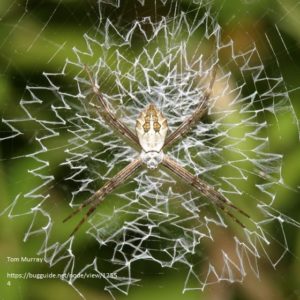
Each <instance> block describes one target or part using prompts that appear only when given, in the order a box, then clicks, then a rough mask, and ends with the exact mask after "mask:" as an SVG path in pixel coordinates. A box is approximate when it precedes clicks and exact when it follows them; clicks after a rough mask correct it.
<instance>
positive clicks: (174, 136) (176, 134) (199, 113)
mask: <svg viewBox="0 0 300 300" xmlns="http://www.w3.org/2000/svg"><path fill="white" fill-rule="evenodd" d="M216 74H217V65H215V66H214V68H213V71H212V76H211V80H210V83H209V86H208V88H207V89H206V91H205V92H204V96H203V98H202V99H200V100H201V101H199V104H198V106H197V108H196V109H195V111H194V112H193V113H192V114H191V115H190V116H189V117H187V118H186V119H185V120H184V121H183V122H182V123H181V124H180V125H179V127H177V128H176V130H175V131H173V132H171V133H170V134H169V135H168V136H167V138H166V141H165V144H164V148H166V147H169V146H171V145H172V144H174V143H175V142H176V141H177V140H178V139H179V138H180V137H181V136H183V135H184V134H185V133H186V132H187V131H188V130H190V128H191V127H192V126H193V125H194V124H195V123H197V122H198V121H199V120H200V119H201V118H202V117H203V116H204V115H205V114H206V113H207V111H208V101H209V99H210V96H211V93H212V89H213V86H214V83H215V80H216Z"/></svg>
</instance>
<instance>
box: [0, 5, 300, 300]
mask: <svg viewBox="0 0 300 300" xmlns="http://www.w3.org/2000/svg"><path fill="white" fill-rule="evenodd" d="M181 2H182V5H186V6H190V7H191V6H193V5H194V4H192V3H191V1H190V0H182V1H181ZM151 9H154V8H152V7H151V5H147V6H146V7H145V10H147V12H149V11H151ZM213 9H214V11H215V12H216V13H217V14H218V19H219V21H220V23H221V26H222V28H223V35H224V37H225V38H226V37H228V38H229V37H230V38H232V39H233V40H234V41H235V46H236V48H237V49H238V50H239V51H241V52H243V51H246V50H247V49H249V48H250V47H251V43H252V41H253V40H254V41H255V42H256V44H257V47H258V48H259V49H261V50H260V54H261V59H262V60H263V62H264V64H265V65H266V66H267V68H268V69H269V70H270V71H272V70H273V69H274V70H275V67H274V66H275V63H276V61H275V58H274V55H273V54H272V53H271V52H270V50H267V48H268V47H267V46H266V36H265V34H267V35H268V37H271V38H272V37H274V40H272V45H273V47H274V51H275V52H276V58H277V60H278V63H279V65H280V69H281V73H282V75H283V77H284V79H285V82H286V85H287V88H288V90H290V91H291V92H290V98H291V101H292V105H293V106H294V109H295V111H296V114H297V115H298V118H300V101H299V97H300V89H299V87H300V76H299V75H300V46H299V41H300V1H298V0H278V1H274V0H253V1H246V0H227V1H226V0H215V1H214V3H213ZM103 17H105V15H104V16H103ZM115 17H116V18H117V17H118V16H115ZM97 18H98V11H97V5H96V1H93V0H89V1H86V0H65V1H58V0H41V1H31V0H29V1H25V0H23V1H22V0H16V1H11V0H1V2H0V109H1V116H2V117H4V118H5V119H12V118H16V117H18V116H20V115H22V111H21V109H20V108H19V107H18V103H19V100H20V99H21V97H22V95H23V94H24V90H25V86H26V84H32V85H39V84H41V82H42V78H41V77H42V76H41V74H42V72H44V71H47V72H55V71H57V70H60V69H61V67H62V66H63V64H64V61H65V58H66V57H72V56H73V52H72V47H73V46H76V47H77V48H81V47H82V48H84V46H85V45H84V39H83V38H82V37H83V34H84V33H86V32H89V30H91V28H93V26H95V24H96V23H97V21H96V20H97ZM276 30H279V31H280V33H281V36H282V37H283V39H284V42H285V45H284V44H283V43H282V40H281V39H280V38H279V35H278V34H276ZM62 45H63V47H61V46H62ZM285 47H286V48H287V49H285ZM66 84H68V83H66ZM41 113H45V112H41ZM279 121H280V130H281V133H282V134H283V136H284V137H285V138H284V140H279V139H277V144H276V145H275V147H274V148H275V149H276V151H277V152H279V153H282V154H283V155H284V166H283V173H284V177H285V179H286V181H287V183H288V184H289V185H290V186H292V187H297V186H300V146H299V139H298V132H297V129H296V126H295V124H291V123H290V119H289V118H283V119H282V120H279ZM272 130H273V131H272ZM277 130H278V128H272V129H270V135H271V136H276V135H277ZM26 131H28V128H24V132H26ZM0 133H3V132H0ZM29 136H30V135H28V137H27V136H22V137H20V138H17V139H14V140H9V141H8V142H6V143H3V144H2V145H1V148H0V151H1V153H0V154H1V156H2V159H1V160H0V211H2V210H3V209H4V208H5V207H7V206H8V205H9V204H10V203H11V201H12V199H14V197H15V196H16V195H17V194H18V193H19V192H20V191H22V190H25V189H29V187H30V186H33V187H34V186H35V182H34V178H33V177H29V176H28V178H24V176H23V175H22V174H24V170H27V169H29V168H32V161H30V160H13V159H11V157H15V156H18V155H19V154H24V153H30V152H31V151H32V143H31V140H30V139H29ZM63 140H64V137H62V143H63ZM54 173H55V170H54ZM57 197H58V198H59V192H58V196H57ZM281 197H283V198H284V201H281V202H280V203H281V207H280V208H279V209H280V210H281V211H283V212H284V213H285V214H286V215H288V216H291V217H292V218H294V219H296V220H298V221H299V214H300V205H299V194H297V193H295V192H293V191H289V192H287V191H283V192H282V195H281ZM54 203H55V204H54V205H55V209H56V210H57V211H58V212H60V215H58V216H57V218H58V219H59V218H60V219H63V217H64V216H65V215H66V212H67V211H66V208H65V207H63V205H62V202H61V201H60V200H59V199H54ZM58 208H59V209H58ZM27 222H28V218H26V217H24V218H18V219H17V220H11V219H9V218H7V216H6V215H4V216H3V217H1V218H0V299H5V300H6V299H9V300H10V299H30V300H34V299H39V300H40V299H42V300H44V299H45V300H48V299H49V300H50V299H53V298H55V299H80V297H79V296H78V294H77V293H76V292H75V291H74V290H73V289H72V288H71V287H69V286H68V285H67V284H65V283H63V282H61V281H58V280H57V281H56V280H11V281H12V282H11V284H8V279H7V278H6V273H7V272H15V273H22V272H25V271H31V272H39V273H47V266H45V265H38V264H32V265H28V264H25V265H24V264H16V263H15V264H14V263H8V262H7V256H11V257H20V256H36V254H35V253H34V252H33V251H32V248H31V246H30V244H29V243H23V242H22V239H23V234H24V226H26V224H27ZM273 230H274V232H273V233H272V234H274V235H276V229H273ZM286 233H287V238H288V240H289V242H290V253H288V254H287V255H286V257H285V258H284V260H283V261H282V262H281V263H280V265H278V268H277V269H276V270H274V269H271V268H270V266H269V265H268V263H267V262H262V266H261V267H260V268H261V278H260V280H257V279H256V278H254V277H252V276H251V275H249V276H247V277H246V279H245V282H244V283H243V284H232V285H229V284H223V283H220V284H218V285H214V286H211V287H208V288H207V289H206V290H205V291H204V292H200V291H193V292H189V293H185V294H182V293H181V289H182V282H183V281H184V277H182V275H181V274H180V273H176V272H167V273H166V274H165V275H164V276H157V274H153V276H147V277H145V278H144V280H143V284H142V286H137V287H134V288H132V290H131V292H130V295H129V296H128V297H127V299H153V298H154V299H174V300H177V299H178V300H179V299H206V300H208V299H222V300H225V299H253V300H259V299H264V300H269V299H272V300H276V299H278V300H280V299H284V300H287V299H290V300H292V299H295V300H296V299H300V290H299V287H300V279H299V278H300V260H299V255H300V231H299V229H296V228H293V227H290V230H289V231H287V232H286ZM58 234H59V233H58ZM89 242H90V241H89V240H87V239H86V240H83V241H82V243H83V244H86V243H89ZM215 246H216V247H218V244H217V242H216V244H215ZM81 284H82V286H81V288H82V289H83V290H84V291H85V295H86V297H87V299H89V300H90V299H110V297H109V296H108V295H107V294H106V293H104V291H103V290H102V288H101V287H98V286H97V284H95V283H90V282H88V281H87V282H82V283H81ZM122 298H125V296H122V295H120V297H119V299H122Z"/></svg>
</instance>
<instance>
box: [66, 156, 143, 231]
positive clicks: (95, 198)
mask: <svg viewBox="0 0 300 300" xmlns="http://www.w3.org/2000/svg"><path fill="white" fill-rule="evenodd" d="M142 164H143V163H142V160H141V159H140V158H138V159H136V160H134V161H133V162H131V163H130V164H129V165H127V166H126V167H125V168H124V169H122V170H121V171H120V172H119V173H118V174H116V175H115V176H114V177H113V178H112V179H110V180H109V181H108V182H106V183H105V184H104V185H103V186H102V187H101V188H100V189H99V190H98V191H97V192H96V193H95V194H93V195H92V196H91V197H90V198H89V199H87V200H85V201H84V202H83V203H82V204H81V205H80V206H79V207H78V208H77V209H75V210H74V211H73V212H72V213H71V214H70V215H69V216H68V217H66V218H65V219H64V220H63V222H66V221H68V220H69V219H71V218H72V217H73V216H75V215H76V214H77V213H79V212H80V211H81V210H82V209H83V208H84V207H86V206H88V205H91V207H90V208H89V210H88V211H87V213H86V214H85V215H84V217H83V218H82V219H81V221H80V222H79V223H78V224H77V226H76V227H75V229H74V230H73V231H72V233H71V236H72V235H74V234H75V233H76V232H77V230H78V229H79V228H80V227H81V225H82V224H83V223H84V222H85V221H86V220H87V219H88V217H89V216H90V215H91V214H92V213H93V212H94V211H95V210H96V208H97V207H98V205H99V204H100V203H101V202H102V201H103V200H104V197H105V196H106V195H107V194H109V193H111V192H112V191H113V190H114V189H116V188H117V187H118V186H119V185H120V184H122V183H123V182H124V181H125V180H126V179H128V178H129V177H130V176H131V175H132V174H133V173H134V172H135V171H136V170H137V169H138V168H139V167H141V165H142Z"/></svg>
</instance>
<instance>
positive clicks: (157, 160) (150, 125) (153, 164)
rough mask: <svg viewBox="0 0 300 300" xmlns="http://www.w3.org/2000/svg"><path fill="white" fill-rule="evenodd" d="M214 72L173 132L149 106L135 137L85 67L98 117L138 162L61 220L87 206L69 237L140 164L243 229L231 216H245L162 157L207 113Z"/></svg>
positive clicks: (160, 114) (155, 110)
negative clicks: (164, 174)
mask: <svg viewBox="0 0 300 300" xmlns="http://www.w3.org/2000/svg"><path fill="white" fill-rule="evenodd" d="M216 70H217V68H216V67H214V68H213V73H212V78H211V81H210V83H209V86H208V88H207V89H206V90H205V92H204V94H203V96H202V97H201V99H200V101H199V103H198V105H197V107H196V109H195V110H194V112H193V113H192V114H191V115H190V116H188V117H187V118H186V119H185V120H184V121H183V122H182V123H181V125H179V127H177V129H176V130H174V131H173V132H171V133H170V134H168V135H167V132H168V123H167V120H166V118H165V117H164V116H163V114H162V113H161V112H160V111H159V110H158V109H157V108H156V106H155V105H154V104H150V105H148V106H147V107H146V109H145V110H144V111H142V113H141V114H140V116H139V117H138V119H137V121H136V134H135V133H134V132H133V131H132V130H131V129H130V128H128V127H127V126H126V125H125V124H124V123H122V122H121V121H120V120H119V119H118V118H117V117H116V115H115V114H114V113H113V112H112V111H111V110H110V109H109V106H108V104H107V102H106V101H105V99H104V98H103V95H102V94H101V92H100V91H99V90H98V87H97V84H95V82H94V80H93V78H92V74H91V72H90V71H89V69H88V68H87V67H85V71H86V73H87V74H88V77H89V82H90V84H91V85H92V88H93V92H94V94H95V96H96V97H97V99H98V101H99V107H96V108H97V109H98V113H99V115H100V116H101V117H102V118H103V120H105V121H106V122H107V123H108V125H109V126H110V127H111V128H112V129H114V130H115V131H116V132H117V133H119V134H120V135H121V136H123V137H125V138H126V139H127V140H129V141H130V143H131V144H132V145H134V146H135V147H136V148H137V149H139V150H140V151H141V153H140V155H139V156H138V157H137V158H135V159H133V160H132V162H131V163H129V164H128V165H127V166H126V167H124V168H123V169H122V170H121V171H120V172H119V173H117V174H116V175H115V176H114V177H113V178H112V179H111V180H109V181H107V182H106V183H105V184H104V185H103V186H102V187H101V188H100V189H99V190H98V191H96V192H95V193H94V194H93V195H92V196H91V197H90V198H88V199H87V200H85V201H84V202H83V203H82V204H81V205H80V206H79V207H78V208H77V209H75V210H74V211H73V212H72V213H71V214H70V215H69V216H68V217H67V218H66V219H65V220H64V221H67V220H69V219H70V218H71V217H73V216H74V215H75V214H77V213H78V212H80V211H81V210H82V209H83V208H84V207H86V206H90V208H89V209H88V211H87V213H86V214H85V215H84V217H83V218H82V219H81V221H80V222H79V223H78V225H77V226H76V227H75V229H74V230H73V232H72V234H74V233H75V232H76V231H77V230H78V229H79V227H80V226H81V225H82V224H83V223H84V221H85V220H86V219H87V218H88V217H89V216H90V215H91V214H92V213H93V212H94V211H95V210H96V208H97V207H98V205H99V204H100V203H101V202H102V201H103V200H104V198H105V196H106V195H107V194H109V193H111V192H112V191H113V190H114V189H116V188H117V187H118V186H119V185H120V184H122V183H123V182H124V181H125V180H127V179H128V178H129V177H130V176H131V175H132V174H133V173H134V172H135V171H137V170H138V169H140V168H141V167H142V165H143V164H146V165H147V167H148V168H149V169H154V168H157V167H158V165H162V166H163V167H165V168H166V169H168V170H169V171H171V172H172V173H174V174H175V175H177V176H178V177H180V178H181V179H182V180H183V181H184V182H186V183H187V184H189V185H190V186H192V187H193V188H195V189H196V190H197V191H199V192H200V193H201V194H202V195H203V196H205V197H206V198H207V199H209V200H210V201H211V203H212V204H213V205H214V206H216V207H218V208H220V209H222V210H223V211H224V212H225V213H226V214H227V215H228V216H229V217H230V218H232V219H233V220H234V221H235V222H236V223H238V224H239V225H240V226H241V227H245V226H244V225H243V223H241V222H240V221H239V220H238V219H237V218H236V217H235V216H234V215H233V211H235V212H238V213H240V214H242V215H244V216H245V217H247V218H250V217H249V215H248V214H246V213H245V212H244V211H243V210H241V209H239V208H238V207H236V206H235V205H234V204H232V203H231V202H230V201H229V200H228V199H227V198H225V197H224V196H223V195H222V194H221V193H220V192H219V191H217V190H216V189H215V188H214V187H213V186H211V185H209V184H208V183H207V182H205V181H204V180H203V179H201V178H199V177H197V176H194V175H193V174H192V173H190V172H189V171H188V170H186V169H185V168H184V167H183V166H181V165H180V164H179V163H178V162H176V161H175V160H173V159H172V158H171V157H169V156H168V155H166V154H164V153H163V149H165V148H167V147H170V146H172V145H173V144H174V143H175V142H176V141H178V140H179V139H180V138H181V137H182V136H183V135H184V134H185V133H187V132H188V131H189V130H190V128H191V127H192V126H193V125H194V124H195V123H196V122H198V121H199V120H200V119H201V118H202V117H203V116H204V115H205V114H206V113H207V111H208V107H209V99H210V95H211V91H212V87H213V84H214V81H215V78H216Z"/></svg>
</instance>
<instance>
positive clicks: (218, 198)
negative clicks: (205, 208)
mask: <svg viewBox="0 0 300 300" xmlns="http://www.w3.org/2000/svg"><path fill="white" fill-rule="evenodd" d="M162 165H163V166H165V167H166V168H167V169H169V170H170V171H172V172H173V173H174V174H176V175H177V176H178V177H180V178H181V179H183V180H184V181H185V182H186V183H188V184H189V185H191V186H193V187H194V188H195V189H197V190H198V191H199V192H200V193H201V194H202V195H204V196H205V197H206V198H207V199H209V200H210V201H211V202H212V203H213V204H215V205H216V206H217V207H219V208H220V209H222V210H223V211H224V212H225V213H226V214H227V215H228V216H229V217H230V218H231V219H232V220H234V221H235V222H236V223H237V224H239V225H240V226H241V227H242V228H245V225H244V224H243V223H242V222H241V221H239V220H238V219H237V218H236V217H235V216H234V215H233V214H232V213H231V212H230V211H229V209H233V210H235V211H237V212H238V213H240V214H242V215H243V216H245V217H247V218H248V219H251V218H250V216H249V215H248V214H247V213H245V212H244V211H243V210H241V209H239V208H238V207H236V206H235V205H234V204H232V203H230V202H229V201H228V200H227V199H226V198H225V197H224V196H223V195H222V194H221V193H219V192H218V191H216V190H215V189H214V188H213V187H212V186H210V185H209V184H208V183H206V182H205V181H204V180H201V179H200V178H198V177H197V176H194V175H193V174H191V173H190V172H189V171H187V170H186V169H185V168H184V167H182V166H180V165H179V164H178V163H177V162H176V161H174V160H172V159H171V158H170V157H168V156H167V155H165V156H164V158H163V161H162Z"/></svg>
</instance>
